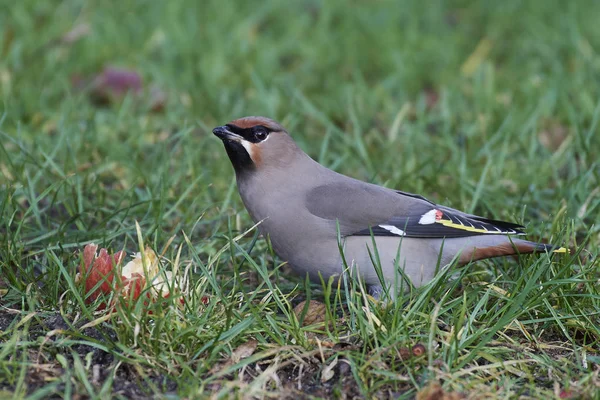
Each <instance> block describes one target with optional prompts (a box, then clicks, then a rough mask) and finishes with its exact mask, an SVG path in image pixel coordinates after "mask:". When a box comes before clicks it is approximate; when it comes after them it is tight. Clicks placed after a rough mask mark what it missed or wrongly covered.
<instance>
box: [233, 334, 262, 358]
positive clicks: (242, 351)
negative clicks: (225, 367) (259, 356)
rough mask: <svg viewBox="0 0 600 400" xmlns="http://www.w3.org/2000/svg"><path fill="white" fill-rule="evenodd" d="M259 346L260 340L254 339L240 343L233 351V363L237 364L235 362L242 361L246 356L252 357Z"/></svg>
mask: <svg viewBox="0 0 600 400" xmlns="http://www.w3.org/2000/svg"><path fill="white" fill-rule="evenodd" d="M257 346H258V342H257V341H256V340H254V339H252V340H249V341H247V342H246V343H243V344H241V345H239V346H238V347H237V348H236V349H235V350H234V351H233V353H231V361H233V363H234V364H235V363H238V362H240V361H241V360H243V359H244V358H248V357H250V356H251V355H252V354H254V351H255V350H256V347H257Z"/></svg>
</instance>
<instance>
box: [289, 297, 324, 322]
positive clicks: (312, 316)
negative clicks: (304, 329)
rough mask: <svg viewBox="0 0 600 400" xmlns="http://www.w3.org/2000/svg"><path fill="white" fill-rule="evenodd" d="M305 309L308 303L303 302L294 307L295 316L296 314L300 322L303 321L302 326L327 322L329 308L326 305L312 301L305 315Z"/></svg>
mask: <svg viewBox="0 0 600 400" xmlns="http://www.w3.org/2000/svg"><path fill="white" fill-rule="evenodd" d="M305 307H306V301H302V302H300V303H299V304H298V305H297V306H296V307H294V314H296V318H298V321H301V323H302V326H308V325H313V324H317V323H323V322H325V315H326V311H327V306H326V305H325V304H323V303H321V302H320V301H316V300H311V301H310V303H309V304H308V309H307V310H306V313H304V309H305Z"/></svg>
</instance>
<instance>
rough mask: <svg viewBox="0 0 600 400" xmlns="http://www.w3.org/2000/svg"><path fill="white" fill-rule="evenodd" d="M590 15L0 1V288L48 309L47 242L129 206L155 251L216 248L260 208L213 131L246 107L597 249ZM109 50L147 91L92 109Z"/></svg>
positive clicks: (105, 222) (552, 235)
mask: <svg viewBox="0 0 600 400" xmlns="http://www.w3.org/2000/svg"><path fill="white" fill-rule="evenodd" d="M599 17H600V4H599V3H598V2H597V1H593V0H589V1H586V0H581V1H576V2H561V1H558V0H555V1H550V0H548V1H544V0H532V1H519V0H510V1H504V2H493V1H484V0H482V1H464V0H463V1H458V0H455V1H441V0H439V1H431V2H422V1H410V0H406V1H387V0H379V1H358V0H355V1H337V0H328V1H296V2H278V1H274V0H268V1H262V2H241V1H237V2H234V1H232V2H220V1H204V2H194V1H170V2H153V1H133V0H125V1H119V2H117V1H106V2H99V1H92V2H86V1H62V2H61V1H50V0H44V1H35V0H25V1H19V2H13V1H7V0H4V1H1V2H0V34H1V35H2V40H1V42H0V93H1V101H0V110H1V119H0V222H1V224H0V248H1V250H0V268H1V271H2V276H1V277H0V280H1V281H2V285H3V287H6V288H7V289H6V292H7V294H6V295H5V296H4V297H3V298H2V299H0V301H1V302H2V303H4V305H6V306H10V307H13V308H14V309H20V310H26V309H27V306H26V304H28V300H27V301H26V300H25V299H26V298H28V297H27V296H28V295H27V293H28V292H27V291H28V290H29V291H31V290H33V291H34V292H37V293H38V295H37V297H36V300H35V302H34V303H31V304H35V308H36V309H44V310H52V309H54V308H56V307H58V306H59V303H60V301H59V298H60V295H61V293H63V292H64V291H65V290H67V291H68V289H69V285H68V282H67V281H68V280H67V281H65V279H63V278H64V277H63V278H61V276H62V275H61V270H60V268H59V267H58V264H53V262H55V261H56V260H54V259H53V258H52V257H51V256H50V255H49V254H50V253H49V252H56V253H52V254H56V257H57V258H56V259H60V260H61V262H62V263H64V265H68V268H69V270H72V271H74V269H75V268H76V265H77V260H78V258H77V255H76V254H75V253H74V251H75V250H77V249H79V248H81V246H82V245H83V244H84V243H87V242H89V241H95V242H98V243H102V244H104V245H106V246H109V245H110V246H112V248H114V249H120V248H121V247H123V246H125V247H127V246H129V248H128V250H129V251H133V250H135V248H136V247H135V243H136V239H135V229H134V221H135V220H137V221H139V222H140V225H141V226H142V229H143V231H144V234H145V237H146V238H147V240H148V241H149V242H150V244H152V245H153V246H154V247H155V248H160V247H162V245H163V244H164V243H165V242H166V241H167V239H168V238H169V237H171V236H172V235H175V234H177V235H179V234H180V232H181V231H184V232H186V233H187V234H188V236H190V237H192V241H193V243H194V247H193V249H189V254H191V253H195V254H198V257H200V258H203V257H209V256H213V255H215V254H217V251H218V249H220V248H222V246H223V245H225V244H226V243H228V241H229V240H230V238H231V235H232V232H231V231H233V232H234V233H235V231H243V230H245V229H246V228H248V227H250V226H251V223H250V220H249V218H248V216H247V215H246V213H245V210H244V209H243V206H242V204H241V202H240V201H239V198H238V195H237V193H236V192H235V186H234V181H233V171H232V168H231V166H230V164H229V161H228V159H227V157H226V155H225V152H224V151H223V149H222V145H221V144H220V143H219V140H216V139H215V138H214V137H213V136H212V134H211V133H210V131H211V129H212V127H214V126H217V125H222V124H224V123H226V122H228V121H230V120H232V119H234V118H238V117H241V116H245V115H264V116H268V117H271V118H275V119H277V120H279V121H281V122H282V123H283V124H284V126H286V127H287V128H288V130H289V131H290V133H291V134H292V136H293V137H294V138H295V139H296V140H297V141H298V142H299V143H300V145H301V146H302V147H303V148H304V149H305V150H306V151H307V152H308V153H309V154H310V155H311V156H312V157H314V158H315V159H317V160H319V161H320V162H322V163H323V164H325V165H327V166H329V167H332V168H334V169H336V170H337V171H339V172H341V173H344V174H348V175H351V176H354V177H357V178H359V179H363V180H368V181H371V182H375V183H378V184H383V185H386V186H388V187H393V188H398V189H402V190H406V191H412V192H417V193H421V194H423V195H425V196H427V197H429V198H430V199H431V200H434V201H438V202H442V203H444V204H446V205H449V206H453V207H457V208H462V209H465V210H467V211H474V212H477V213H480V214H484V215H487V216H489V217H493V218H498V219H508V220H515V221H517V222H521V223H525V224H526V225H527V226H528V228H529V231H530V232H531V237H532V238H533V239H543V240H550V241H553V242H557V243H559V244H568V245H581V244H582V243H584V242H585V241H586V240H587V241H588V244H587V247H586V250H585V252H586V254H588V256H589V259H591V260H594V257H595V255H597V252H598V242H599V240H600V236H599V230H598V221H599V220H600V193H599V190H598V187H599V185H600V162H599V161H598V155H599V154H600V132H599V129H598V120H599V118H600V103H599V102H598V99H599V98H600V54H599V51H600V24H598V20H599ZM106 67H117V68H122V69H126V70H129V71H133V72H134V73H136V74H138V75H139V77H140V79H141V80H142V82H143V83H142V87H141V93H139V94H134V93H129V94H128V95H124V96H114V97H112V96H111V97H110V99H109V100H108V101H105V102H104V104H101V105H99V104H98V102H97V99H96V97H95V96H96V94H94V91H95V90H97V88H94V87H93V83H92V82H93V81H94V77H96V76H98V75H99V74H101V73H102V71H103V70H104V69H105V68H106ZM157 93H159V94H160V96H162V97H161V100H157ZM157 101H159V102H160V107H156V102H157ZM201 216H202V218H200V217H201ZM180 236H181V235H180ZM176 242H179V243H181V242H183V240H182V239H181V237H179V238H178V239H177V240H176ZM186 251H187V250H186ZM230 256H231V257H232V258H235V257H238V258H239V257H240V253H239V252H235V251H232V252H231V254H230ZM190 257H191V256H190ZM252 257H253V258H255V259H256V260H262V261H257V262H259V263H260V262H262V263H268V262H270V261H264V259H267V260H270V259H269V257H267V250H266V248H265V246H264V245H259V247H258V251H257V252H255V253H253V254H252ZM52 260H54V261H52ZM592 265H593V264H592ZM488 267H489V268H488ZM486 268H487V269H486ZM494 268H500V270H501V271H504V272H505V273H510V272H507V271H509V270H510V263H508V264H502V263H498V264H485V268H484V269H486V270H487V271H490V270H491V271H497V270H496V269H494ZM595 268H596V269H595V271H596V274H597V265H596V267H595ZM513 273H514V272H513ZM563 274H564V277H565V279H567V278H566V277H568V276H569V271H568V270H567V269H565V270H563ZM596 276H597V275H596ZM290 279H292V282H296V281H293V278H290ZM590 279H592V278H590ZM592 280H593V279H592ZM37 281H41V282H46V284H45V285H39V286H40V287H37V288H33V289H32V288H31V286H30V285H31V283H32V282H37ZM47 282H53V284H48V283H47ZM586 282H587V281H586ZM293 287H294V285H293V284H291V285H289V290H291V289H292V288H293ZM28 288H29V289H28ZM586 296H588V297H586V300H585V301H583V302H580V303H579V306H580V307H581V309H582V310H584V309H585V310H587V311H590V310H592V309H593V308H594V307H593V305H594V304H597V301H598V300H597V299H598V298H597V297H595V296H597V294H594V293H593V290H592V289H589V291H588V292H586ZM34 297H35V296H34ZM586 301H587V303H586ZM32 308H33V306H32ZM567 309H568V307H567V308H565V309H564V310H567ZM73 312H75V311H73ZM565 312H566V311H565ZM582 312H583V311H582ZM574 314H577V312H574ZM555 317H556V316H555ZM549 318H552V317H549ZM595 321H596V322H597V317H596V320H595ZM15 324H16V322H15ZM15 324H13V325H12V327H13V328H15ZM592 325H593V324H592ZM557 326H558V325H557ZM15 329H16V328H15ZM556 329H557V330H558V331H560V329H562V328H560V329H559V328H556ZM586 329H590V330H591V331H594V332H596V333H597V332H598V328H597V327H596V328H595V330H594V329H592V328H589V327H588V328H586ZM584 331H585V332H588V331H586V330H585V329H584ZM6 332H8V333H6V335H9V333H10V334H12V333H11V332H12V331H11V330H7V331H6ZM596 333H593V334H592V333H589V332H588V333H587V334H589V335H591V336H592V337H594V335H595V334H596ZM6 335H5V337H8V336H6ZM407 335H409V336H410V334H409V333H407ZM0 340H4V339H1V337H0ZM240 340H241V341H243V339H242V338H241V339H240ZM578 343H579V342H578ZM586 343H587V342H586ZM593 343H595V344H596V345H597V337H596V339H594V340H593ZM1 344H2V342H1V341H0V345H1ZM485 344H486V343H483V344H482V343H480V344H478V346H479V345H485ZM579 344H581V343H579ZM12 349H13V350H14V349H16V348H15V347H13V348H12ZM13 350H11V351H13ZM15 351H16V350H15ZM388 378H389V377H388ZM365 379H366V378H365ZM561 379H564V382H566V381H568V376H566V375H564V376H562V378H561ZM358 381H360V379H358ZM364 382H366V381H363V383H362V384H361V385H362V386H361V393H362V395H367V394H371V393H374V392H376V391H377V390H379V389H378V387H377V385H370V384H368V383H364ZM521 384H522V383H520V384H517V387H520V386H519V385H521ZM9 386H11V385H9ZM416 386H418V385H416ZM586 387H592V386H586ZM371 390H372V391H373V392H371ZM531 390H532V389H531ZM548 390H550V389H548ZM517 392H518V390H517Z"/></svg>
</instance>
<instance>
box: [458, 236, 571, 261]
mask: <svg viewBox="0 0 600 400" xmlns="http://www.w3.org/2000/svg"><path fill="white" fill-rule="evenodd" d="M478 238H479V237H478ZM491 239H492V238H489V239H488V238H481V241H480V242H479V243H473V245H474V247H473V248H471V249H469V250H467V249H464V250H463V252H462V254H461V256H460V262H461V263H468V262H471V261H477V260H482V259H484V258H493V257H502V256H517V255H520V254H535V253H552V254H554V253H564V254H570V253H571V252H570V251H569V249H567V248H565V247H560V246H554V245H550V244H545V243H536V242H530V241H528V240H522V239H512V241H507V240H506V237H503V236H499V235H498V237H495V238H493V241H492V240H491Z"/></svg>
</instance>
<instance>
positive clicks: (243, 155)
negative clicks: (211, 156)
mask: <svg viewBox="0 0 600 400" xmlns="http://www.w3.org/2000/svg"><path fill="white" fill-rule="evenodd" d="M223 144H224V145H225V150H226V151H227V155H228V156H229V160H231V164H232V165H233V169H234V170H235V172H236V174H240V173H243V172H247V171H248V172H249V171H254V170H255V169H256V166H255V165H254V162H253V161H252V158H251V157H250V154H248V152H247V151H246V149H245V148H244V146H242V144H241V143H240V142H236V141H234V140H227V139H225V140H223Z"/></svg>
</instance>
